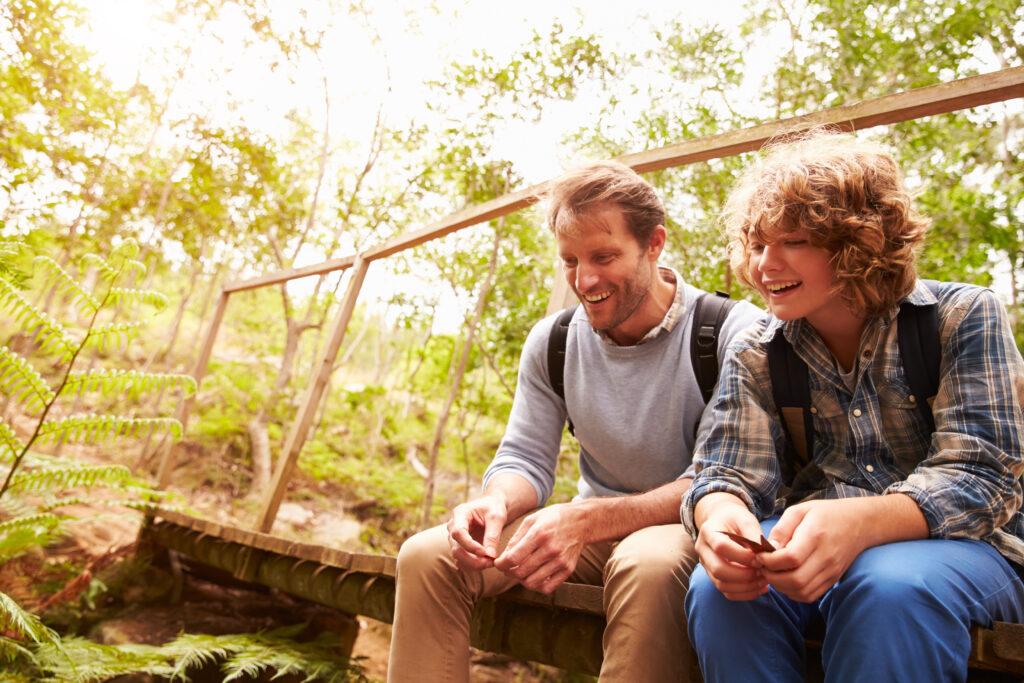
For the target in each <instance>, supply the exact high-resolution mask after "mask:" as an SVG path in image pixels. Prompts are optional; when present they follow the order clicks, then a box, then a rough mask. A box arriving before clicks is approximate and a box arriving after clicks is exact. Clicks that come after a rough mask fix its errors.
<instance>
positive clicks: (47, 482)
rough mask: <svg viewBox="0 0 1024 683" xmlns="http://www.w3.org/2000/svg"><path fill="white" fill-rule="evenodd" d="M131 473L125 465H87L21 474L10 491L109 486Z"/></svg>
mask: <svg viewBox="0 0 1024 683" xmlns="http://www.w3.org/2000/svg"><path fill="white" fill-rule="evenodd" d="M131 476H132V475H131V472H129V471H128V468H127V467H125V466H123V465H85V466H82V467H61V468H56V469H38V470H31V471H29V472H19V473H18V474H16V475H14V478H13V479H12V480H11V486H10V489H11V490H12V491H18V492H22V493H24V492H29V491H32V492H41V491H53V490H55V489H60V488H71V487H75V486H84V487H86V488H91V487H93V486H100V485H104V486H109V485H114V486H116V485H117V484H119V483H121V482H123V481H125V480H127V479H130V478H131Z"/></svg>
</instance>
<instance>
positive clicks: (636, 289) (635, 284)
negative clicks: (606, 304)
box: [577, 258, 653, 333]
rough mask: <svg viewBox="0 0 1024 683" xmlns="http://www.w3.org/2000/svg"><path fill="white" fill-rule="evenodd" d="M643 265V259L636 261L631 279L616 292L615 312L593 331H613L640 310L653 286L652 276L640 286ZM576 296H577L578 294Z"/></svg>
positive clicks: (644, 263)
mask: <svg viewBox="0 0 1024 683" xmlns="http://www.w3.org/2000/svg"><path fill="white" fill-rule="evenodd" d="M645 265H646V261H645V259H643V258H641V259H639V260H638V261H637V266H636V270H634V271H633V277H631V278H630V279H629V280H627V281H626V282H624V283H623V284H622V287H621V288H620V289H619V290H618V292H617V293H618V294H619V296H620V298H621V301H620V302H619V303H618V305H616V306H615V311H614V312H613V314H612V317H611V319H610V321H609V322H608V323H607V324H606V325H602V326H601V327H594V329H595V330H599V331H601V332H605V333H607V332H609V331H610V330H614V329H615V328H616V327H618V326H619V325H621V324H622V323H624V322H626V321H627V320H629V318H630V316H632V315H633V314H634V313H636V312H637V311H638V310H640V307H641V306H642V305H643V303H644V299H646V298H647V295H648V294H650V292H651V287H652V286H653V279H652V278H653V276H651V277H648V281H647V282H646V286H645V285H644V284H640V283H641V280H642V279H643V272H644V266H645ZM577 296H579V293H578V292H577ZM591 327H593V321H591Z"/></svg>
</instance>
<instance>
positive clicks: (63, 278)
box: [33, 256, 100, 313]
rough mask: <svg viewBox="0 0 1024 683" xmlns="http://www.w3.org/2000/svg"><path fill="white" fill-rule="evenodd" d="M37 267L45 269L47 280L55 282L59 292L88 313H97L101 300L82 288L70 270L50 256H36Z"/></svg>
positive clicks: (34, 262)
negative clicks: (97, 299)
mask: <svg viewBox="0 0 1024 683" xmlns="http://www.w3.org/2000/svg"><path fill="white" fill-rule="evenodd" d="M33 264H34V265H35V267H36V268H39V269H41V270H43V272H44V277H45V278H46V280H47V282H53V286H54V287H55V288H56V289H57V292H58V293H60V294H62V295H63V296H66V297H67V298H69V299H71V301H72V303H74V304H75V305H80V306H82V307H84V308H85V309H86V311H87V312H88V313H95V312H96V311H97V310H98V309H99V307H100V302H98V301H96V298H95V297H93V295H92V294H90V293H89V292H87V291H85V290H84V289H82V286H81V285H80V284H78V281H77V280H75V278H73V277H71V275H70V274H69V273H68V271H66V270H64V268H63V267H61V265H60V264H59V263H57V262H56V261H54V260H53V259H52V258H50V257H49V256H36V257H35V259H34V260H33Z"/></svg>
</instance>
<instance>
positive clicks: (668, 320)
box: [594, 266, 686, 346]
mask: <svg viewBox="0 0 1024 683" xmlns="http://www.w3.org/2000/svg"><path fill="white" fill-rule="evenodd" d="M658 274H659V275H661V279H662V280H664V281H665V282H671V283H672V284H674V285H675V287H676V293H675V296H674V297H672V303H671V304H670V305H669V307H668V311H666V312H665V317H664V318H662V319H661V322H660V323H658V324H657V325H655V326H654V327H652V328H651V329H650V330H648V331H647V334H645V335H644V336H643V337H641V338H640V339H639V340H638V341H637V343H636V344H635V346H640V345H641V344H646V343H647V342H649V341H653V340H655V339H657V338H658V337H660V336H661V335H663V334H668V333H669V332H671V331H672V328H673V327H675V326H676V323H677V322H679V318H680V316H682V314H683V312H684V311H685V310H686V309H685V308H684V307H683V304H684V303H685V301H686V298H685V297H684V296H683V289H685V288H684V287H683V286H682V285H680V284H679V283H681V282H682V281H683V280H682V278H680V277H679V273H677V272H676V271H675V269H674V268H669V267H668V266H658ZM594 332H597V336H598V337H600V338H601V341H603V342H604V343H605V344H611V345H612V346H618V344H616V343H615V340H613V339H612V338H611V337H609V336H608V333H607V332H605V331H604V330H594Z"/></svg>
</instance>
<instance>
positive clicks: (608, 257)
mask: <svg viewBox="0 0 1024 683" xmlns="http://www.w3.org/2000/svg"><path fill="white" fill-rule="evenodd" d="M594 261H596V262H597V263H600V264H602V265H603V264H605V263H611V261H612V257H611V255H610V254H602V255H600V256H597V257H595V258H594Z"/></svg>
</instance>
